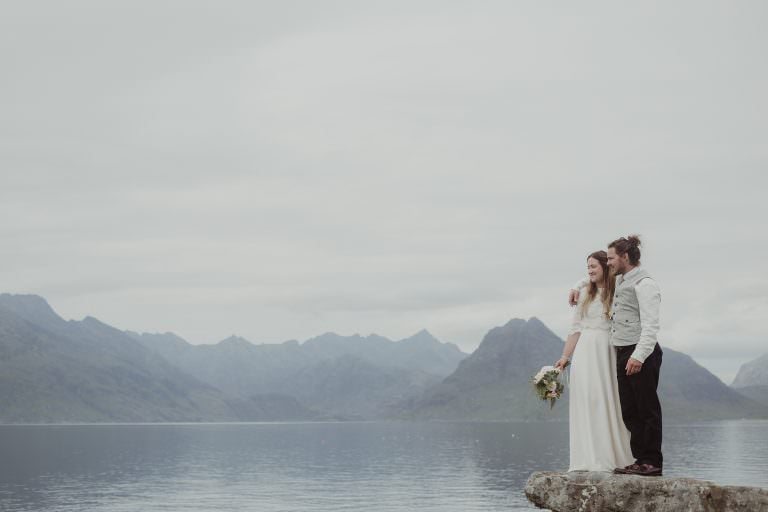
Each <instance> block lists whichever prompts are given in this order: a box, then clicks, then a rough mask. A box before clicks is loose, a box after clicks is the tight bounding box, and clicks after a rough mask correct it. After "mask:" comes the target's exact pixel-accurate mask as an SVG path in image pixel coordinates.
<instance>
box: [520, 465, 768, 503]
mask: <svg viewBox="0 0 768 512" xmlns="http://www.w3.org/2000/svg"><path fill="white" fill-rule="evenodd" d="M525 495H526V496H527V497H528V499H529V500H530V501H531V503H533V504H534V505H536V506H537V507H539V508H544V509H550V510H552V511H553V512H576V511H578V512H598V511H599V512H633V511H638V512H640V511H642V512H680V511H688V512H729V511H734V512H735V511H739V512H756V511H760V510H762V511H768V489H763V488H760V487H739V486H732V485H716V484H714V483H712V482H707V481H705V480H694V479H692V478H667V477H643V476H635V475H613V474H610V473H600V472H587V471H574V472H571V473H554V472H536V473H533V474H532V475H531V476H530V477H528V482H526V484H525Z"/></svg>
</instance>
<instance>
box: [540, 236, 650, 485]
mask: <svg viewBox="0 0 768 512" xmlns="http://www.w3.org/2000/svg"><path fill="white" fill-rule="evenodd" d="M587 272H588V275H589V278H588V279H584V280H581V281H579V282H578V283H577V284H576V285H575V286H574V288H573V289H572V290H571V293H570V296H569V302H570V303H571V305H572V306H573V305H575V306H576V311H575V312H574V316H573V322H572V326H571V331H570V333H569V335H568V339H567V340H566V343H565V348H564V350H563V355H562V357H561V358H560V359H559V360H558V361H557V362H556V363H555V367H557V368H560V369H563V368H565V366H566V365H567V364H568V362H569V361H570V360H571V358H573V366H572V369H571V378H570V395H571V396H570V403H569V414H570V466H569V468H568V470H569V471H611V470H613V472H614V473H621V474H634V475H643V476H657V475H661V468H662V464H663V458H662V454H661V404H660V403H659V397H658V395H657V392H656V389H657V386H658V383H659V371H660V369H661V358H662V351H661V347H659V344H658V343H657V341H656V335H657V333H658V331H659V305H660V303H661V293H660V291H659V287H658V285H657V284H656V281H654V280H653V279H652V278H651V277H650V275H649V274H648V272H646V270H645V269H644V268H642V267H641V266H640V239H639V238H638V237H637V236H629V237H626V238H619V239H618V240H614V241H613V242H611V243H610V244H609V245H608V251H607V252H606V251H596V252H594V253H592V254H590V255H589V257H588V258H587Z"/></svg>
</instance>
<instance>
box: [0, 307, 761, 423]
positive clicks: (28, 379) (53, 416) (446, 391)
mask: <svg viewBox="0 0 768 512" xmlns="http://www.w3.org/2000/svg"><path fill="white" fill-rule="evenodd" d="M562 349H563V340H562V339H560V338H559V337H558V336H557V335H556V334H554V333H553V332H552V331H551V330H550V329H549V328H548V327H547V326H546V325H544V324H543V323H542V322H541V321H540V320H538V319H536V318H530V319H528V320H524V319H519V318H515V319H512V320H510V321H508V322H507V323H506V324H504V325H501V326H497V327H492V328H491V329H490V330H489V331H488V333H487V334H486V335H485V336H484V338H483V340H482V342H481V343H480V345H479V346H478V347H477V349H476V350H475V351H474V352H473V353H472V354H466V353H464V352H462V351H461V350H460V349H459V348H458V347H457V346H456V345H454V344H451V343H444V342H441V341H440V340H438V339H437V338H435V337H434V336H433V335H432V334H430V333H429V332H428V331H426V330H422V331H419V332H418V333H416V334H414V335H412V336H410V337H408V338H405V339H402V340H398V341H393V340H390V339H388V338H386V337H384V336H379V335H376V334H371V335H369V336H360V335H358V334H355V335H352V336H341V335H338V334H335V333H332V332H329V333H325V334H322V335H320V336H317V337H314V338H310V339H308V340H306V341H304V342H302V343H300V342H299V341H297V340H289V341H285V342H283V343H276V344H260V345H256V344H253V343H251V342H249V341H248V340H246V339H244V338H240V337H236V336H231V337H229V338H226V339H224V340H222V341H221V342H219V343H217V344H214V345H192V344H190V343H188V342H187V341H185V340H184V339H182V338H181V337H179V336H177V335H175V334H173V333H163V334H156V333H155V334H153V333H136V332H132V331H121V330H119V329H116V328H114V327H111V326H109V325H107V324H105V323H103V322H100V321H99V320H97V319H95V318H93V317H86V318H84V319H83V320H80V321H75V320H69V321H67V320H64V319H62V318H61V317H60V316H59V315H57V314H56V313H55V312H54V310H53V309H52V308H51V307H50V305H49V304H48V303H47V302H46V300H45V299H44V298H42V297H39V296H36V295H11V294H2V295H0V422H2V423H84V422H201V421H233V422H234V421H349V420H381V419H387V420H468V421H488V420H491V421H537V420H559V421H566V420H567V412H568V406H567V396H568V393H567V391H566V394H565V397H564V400H562V401H561V402H562V403H558V404H557V405H556V406H555V408H554V409H553V410H551V411H550V410H549V407H548V406H546V405H545V404H544V403H542V402H541V401H539V400H537V399H536V398H535V396H534V395H533V393H532V392H531V389H530V378H531V375H532V374H533V373H535V371H536V370H538V368H540V367H541V366H542V365H545V364H552V362H554V361H555V360H556V359H557V358H558V357H559V356H560V354H561V352H562ZM766 357H768V355H766V356H762V357H761V358H758V359H757V360H755V361H752V362H747V363H745V364H744V365H743V366H742V368H741V370H740V372H739V374H738V375H737V377H736V379H735V380H734V382H733V385H732V386H727V385H726V384H724V383H723V382H722V381H720V380H719V379H718V378H717V377H716V376H715V375H713V374H712V373H711V372H709V371H708V370H707V369H706V368H704V367H702V366H700V365H698V364H697V363H696V362H695V361H694V360H693V359H691V358H690V357H689V356H687V355H686V354H683V353H681V352H677V351H674V350H671V349H669V348H666V347H664V369H663V371H662V375H661V382H660V397H661V400H662V404H663V406H664V413H665V418H664V419H665V421H691V420H718V419H728V418H768V399H767V398H766V397H768V372H767V371H766V370H765V368H766V364H765V362H766Z"/></svg>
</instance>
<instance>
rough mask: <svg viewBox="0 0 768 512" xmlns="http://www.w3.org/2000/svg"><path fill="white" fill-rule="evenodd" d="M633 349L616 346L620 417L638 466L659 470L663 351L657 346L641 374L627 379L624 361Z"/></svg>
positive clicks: (660, 459)
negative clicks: (649, 466)
mask: <svg viewBox="0 0 768 512" xmlns="http://www.w3.org/2000/svg"><path fill="white" fill-rule="evenodd" d="M634 350H635V345H629V346H626V347H616V378H617V380H618V382H619V400H620V402H621V416H622V418H623V419H624V425H626V426H627V428H628V429H629V434H630V441H629V444H630V448H631V449H632V456H634V457H635V459H636V460H637V463H638V464H653V465H654V466H657V467H662V464H663V462H664V459H663V457H662V455H661V404H660V403H659V396H658V394H657V393H656V388H657V387H658V385H659V372H660V370H661V356H662V351H661V347H660V346H659V344H658V343H657V344H656V347H655V348H654V349H653V352H651V355H649V356H648V357H647V358H646V359H645V361H644V362H643V367H642V369H641V370H640V372H639V373H636V374H634V375H630V376H627V370H626V366H627V361H628V360H629V358H630V356H632V352H634Z"/></svg>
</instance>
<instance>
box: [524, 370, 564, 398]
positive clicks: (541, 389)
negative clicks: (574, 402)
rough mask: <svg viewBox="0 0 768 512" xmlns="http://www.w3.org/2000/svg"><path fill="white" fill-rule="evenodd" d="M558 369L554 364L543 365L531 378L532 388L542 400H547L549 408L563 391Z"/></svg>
mask: <svg viewBox="0 0 768 512" xmlns="http://www.w3.org/2000/svg"><path fill="white" fill-rule="evenodd" d="M560 373H561V371H560V369H559V368H555V367H554V366H544V367H542V368H541V370H539V373H537V374H536V375H535V376H534V377H533V379H532V384H533V390H534V392H535V393H536V395H537V396H538V397H539V398H540V399H542V400H549V408H550V409H551V408H552V407H554V406H555V402H556V401H557V399H558V398H560V397H561V396H562V394H563V392H564V391H565V386H564V385H563V384H562V383H561V382H560V380H559V379H560Z"/></svg>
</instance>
